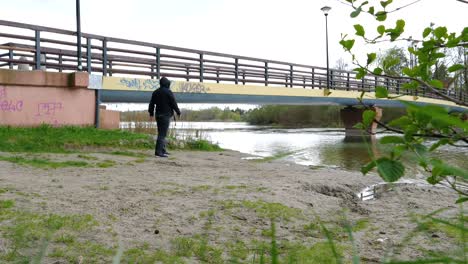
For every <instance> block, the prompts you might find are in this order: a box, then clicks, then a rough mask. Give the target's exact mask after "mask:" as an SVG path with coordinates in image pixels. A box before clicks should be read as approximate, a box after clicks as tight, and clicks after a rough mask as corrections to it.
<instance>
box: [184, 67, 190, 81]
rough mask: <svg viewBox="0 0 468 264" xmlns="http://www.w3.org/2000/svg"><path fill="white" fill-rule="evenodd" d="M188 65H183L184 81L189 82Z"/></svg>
mask: <svg viewBox="0 0 468 264" xmlns="http://www.w3.org/2000/svg"><path fill="white" fill-rule="evenodd" d="M189 76H190V65H188V64H185V80H186V81H187V82H188V81H190V77H189Z"/></svg>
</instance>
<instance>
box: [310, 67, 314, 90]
mask: <svg viewBox="0 0 468 264" xmlns="http://www.w3.org/2000/svg"><path fill="white" fill-rule="evenodd" d="M314 86H315V68H312V86H311V87H312V89H314V88H315V87H314Z"/></svg>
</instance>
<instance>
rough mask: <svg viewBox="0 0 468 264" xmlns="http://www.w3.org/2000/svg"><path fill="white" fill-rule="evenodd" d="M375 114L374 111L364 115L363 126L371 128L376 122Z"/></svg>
mask: <svg viewBox="0 0 468 264" xmlns="http://www.w3.org/2000/svg"><path fill="white" fill-rule="evenodd" d="M374 118H375V112H374V111H372V110H366V111H364V112H363V113H362V124H363V125H364V126H365V127H369V126H370V125H371V124H372V122H374Z"/></svg>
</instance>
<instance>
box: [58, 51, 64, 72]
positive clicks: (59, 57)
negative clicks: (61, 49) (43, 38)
mask: <svg viewBox="0 0 468 264" xmlns="http://www.w3.org/2000/svg"><path fill="white" fill-rule="evenodd" d="M58 63H59V72H62V66H63V57H62V54H59V56H58Z"/></svg>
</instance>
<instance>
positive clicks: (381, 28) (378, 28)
mask: <svg viewBox="0 0 468 264" xmlns="http://www.w3.org/2000/svg"><path fill="white" fill-rule="evenodd" d="M377 32H379V34H380V35H381V36H382V35H383V34H384V33H385V26H384V25H380V26H378V27H377Z"/></svg>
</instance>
